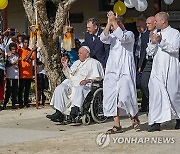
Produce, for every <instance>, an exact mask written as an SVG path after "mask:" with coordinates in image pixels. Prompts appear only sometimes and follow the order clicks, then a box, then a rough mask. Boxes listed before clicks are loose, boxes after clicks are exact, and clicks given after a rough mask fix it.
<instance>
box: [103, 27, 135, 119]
mask: <svg viewBox="0 0 180 154" xmlns="http://www.w3.org/2000/svg"><path fill="white" fill-rule="evenodd" d="M100 39H101V41H102V42H103V43H106V44H110V53H109V57H108V60H107V64H106V70H105V78H104V83H103V111H104V115H105V116H117V108H120V109H123V110H125V111H126V112H127V114H130V115H131V116H135V115H136V114H137V112H138V105H137V93H136V68H135V63H134V58H133V46H134V34H133V33H132V32H131V31H127V30H125V31H122V30H121V29H120V28H119V27H118V28H117V29H116V30H115V31H114V32H113V33H112V34H109V35H108V36H105V35H104V33H102V34H101V35H100ZM119 114H120V115H121V110H120V113H119Z"/></svg>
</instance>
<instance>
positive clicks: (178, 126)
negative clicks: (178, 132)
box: [175, 119, 180, 129]
mask: <svg viewBox="0 0 180 154" xmlns="http://www.w3.org/2000/svg"><path fill="white" fill-rule="evenodd" d="M175 129H180V119H176V126H175Z"/></svg>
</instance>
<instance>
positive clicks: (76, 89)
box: [50, 58, 104, 114]
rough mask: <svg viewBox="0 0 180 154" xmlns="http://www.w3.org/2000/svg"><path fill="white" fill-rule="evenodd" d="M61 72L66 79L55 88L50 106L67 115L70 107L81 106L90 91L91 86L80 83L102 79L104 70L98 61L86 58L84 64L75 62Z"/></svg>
mask: <svg viewBox="0 0 180 154" xmlns="http://www.w3.org/2000/svg"><path fill="white" fill-rule="evenodd" d="M63 72H64V74H65V76H66V78H67V79H66V80H64V81H63V82H62V83H61V84H60V85H59V86H57V87H56V89H55V91H54V93H53V96H52V99H51V103H50V105H54V108H55V109H57V110H59V111H60V112H61V113H63V114H69V113H70V109H71V107H72V106H78V107H81V106H82V104H83V101H84V100H85V98H86V96H87V94H88V93H89V92H90V90H91V84H86V85H84V86H83V85H82V86H80V82H81V81H82V80H85V79H96V78H102V79H103V77H104V70H103V67H102V65H101V63H100V62H99V61H97V60H95V59H93V58H87V59H86V60H85V61H84V62H81V61H80V60H77V61H75V62H74V63H73V65H72V66H71V68H67V69H65V70H63Z"/></svg>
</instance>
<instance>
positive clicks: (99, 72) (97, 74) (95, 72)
mask: <svg viewBox="0 0 180 154" xmlns="http://www.w3.org/2000/svg"><path fill="white" fill-rule="evenodd" d="M91 68H92V69H91V71H90V72H89V73H88V77H87V78H88V79H93V80H94V79H103V78H104V69H103V66H102V64H101V63H100V62H99V61H94V62H93V63H92V65H91Z"/></svg>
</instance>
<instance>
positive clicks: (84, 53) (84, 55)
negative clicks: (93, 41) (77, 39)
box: [78, 47, 89, 61]
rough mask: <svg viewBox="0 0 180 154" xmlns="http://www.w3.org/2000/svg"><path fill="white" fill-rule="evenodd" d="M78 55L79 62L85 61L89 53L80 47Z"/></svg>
mask: <svg viewBox="0 0 180 154" xmlns="http://www.w3.org/2000/svg"><path fill="white" fill-rule="evenodd" d="M78 53H79V54H78V55H79V60H80V61H85V60H86V59H87V58H88V57H89V51H87V50H86V49H85V48H84V47H81V48H80V49H79V51H78Z"/></svg>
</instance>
